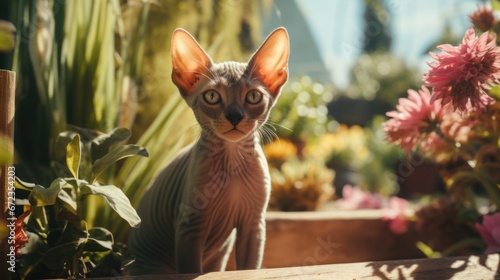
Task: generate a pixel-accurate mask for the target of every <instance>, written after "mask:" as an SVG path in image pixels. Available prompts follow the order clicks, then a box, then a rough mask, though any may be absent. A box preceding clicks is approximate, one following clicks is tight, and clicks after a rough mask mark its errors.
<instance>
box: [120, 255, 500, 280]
mask: <svg viewBox="0 0 500 280" xmlns="http://www.w3.org/2000/svg"><path fill="white" fill-rule="evenodd" d="M113 279H117V278H113ZM118 279H145V280H151V279H172V280H188V279H196V280H223V279H231V280H233V279H242V280H243V279H245V280H246V279H273V280H279V279H292V280H293V279H319V280H322V279H324V280H327V279H328V280H330V279H340V280H342V279H346V280H353V279H355V280H360V279H363V280H364V279H500V255H499V254H491V255H484V256H462V257H453V258H439V259H413V260H395V261H379V262H360V263H347V264H330V265H318V266H302V267H286V268H272V269H260V270H242V271H226V272H212V273H207V274H202V275H193V274H183V275H181V274H178V275H166V276H165V275H163V276H134V277H132V276H128V277H121V278H118Z"/></svg>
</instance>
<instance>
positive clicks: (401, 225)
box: [383, 196, 409, 234]
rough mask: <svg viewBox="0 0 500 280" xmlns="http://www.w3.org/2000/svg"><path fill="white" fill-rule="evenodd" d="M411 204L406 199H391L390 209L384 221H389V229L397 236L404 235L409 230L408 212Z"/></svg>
mask: <svg viewBox="0 0 500 280" xmlns="http://www.w3.org/2000/svg"><path fill="white" fill-rule="evenodd" d="M408 206H409V203H408V201H406V200H405V199H402V198H399V197H396V196H392V197H391V198H390V199H389V208H387V209H386V210H385V213H384V218H383V219H384V220H386V221H389V229H390V230H391V231H392V232H394V233H395V234H402V233H405V232H406V231H407V230H408V221H407V219H406V211H407V210H408Z"/></svg>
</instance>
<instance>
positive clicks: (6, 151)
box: [0, 134, 14, 166]
mask: <svg viewBox="0 0 500 280" xmlns="http://www.w3.org/2000/svg"><path fill="white" fill-rule="evenodd" d="M11 143H12V141H11V140H9V139H8V138H7V137H5V136H4V135H2V134H0V166H5V165H7V164H12V163H13V162H14V157H13V155H12V150H13V149H12V144H11Z"/></svg>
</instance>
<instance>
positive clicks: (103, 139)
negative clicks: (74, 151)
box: [91, 127, 130, 163]
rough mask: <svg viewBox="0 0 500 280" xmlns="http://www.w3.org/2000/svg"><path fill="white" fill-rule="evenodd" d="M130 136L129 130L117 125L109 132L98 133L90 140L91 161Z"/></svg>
mask: <svg viewBox="0 0 500 280" xmlns="http://www.w3.org/2000/svg"><path fill="white" fill-rule="evenodd" d="M129 138H130V130H128V129H127V128H124V127H118V128H115V129H113V130H112V131H111V132H109V133H106V134H102V135H99V136H98V137H96V138H95V139H94V140H92V148H91V151H92V163H94V162H95V161H96V160H98V159H100V158H102V157H103V156H105V155H106V154H107V153H108V152H109V151H110V149H111V148H112V146H113V145H116V144H119V143H121V142H123V141H126V140H127V139H129Z"/></svg>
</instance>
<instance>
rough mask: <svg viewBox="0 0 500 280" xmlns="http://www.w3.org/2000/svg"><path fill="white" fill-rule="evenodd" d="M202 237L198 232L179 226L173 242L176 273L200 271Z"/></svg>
mask: <svg viewBox="0 0 500 280" xmlns="http://www.w3.org/2000/svg"><path fill="white" fill-rule="evenodd" d="M202 255H203V244H202V238H201V236H200V234H199V233H198V232H193V231H189V230H188V229H187V228H186V227H182V228H179V229H178V230H177V233H176V242H175V264H176V268H177V273H202V272H203V271H202Z"/></svg>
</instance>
